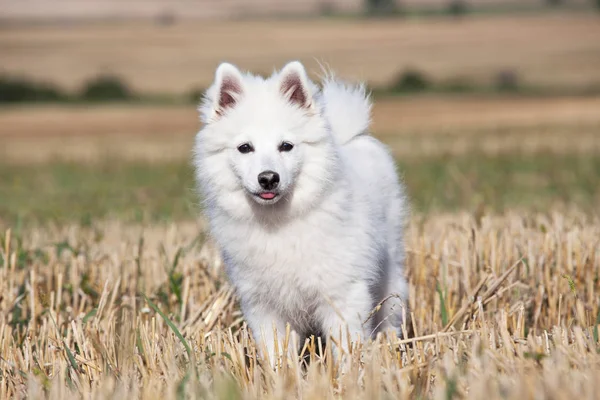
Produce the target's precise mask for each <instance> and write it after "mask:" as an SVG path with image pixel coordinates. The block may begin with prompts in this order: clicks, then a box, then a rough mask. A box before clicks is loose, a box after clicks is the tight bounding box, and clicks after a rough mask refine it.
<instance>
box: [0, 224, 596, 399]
mask: <svg viewBox="0 0 600 400" xmlns="http://www.w3.org/2000/svg"><path fill="white" fill-rule="evenodd" d="M202 231H203V228H202V226H201V225H197V224H192V223H185V224H180V225H177V226H159V225H152V226H146V227H141V226H132V225H122V224H120V223H118V222H105V223H102V224H99V225H97V226H95V227H94V228H81V227H77V226H69V227H64V228H52V227H46V228H43V229H31V230H27V231H25V232H20V233H19V234H18V235H17V234H15V233H11V231H7V232H5V233H4V235H3V236H2V241H3V243H2V253H1V255H2V258H1V259H0V263H1V265H0V357H1V358H0V398H2V399H4V398H13V397H14V398H22V397H26V396H29V397H31V398H51V399H64V398H80V397H81V396H83V397H84V398H93V399H96V398H132V397H136V398H149V399H153V398H157V399H158V398H160V399H171V398H198V397H203V398H261V399H262V398H266V399H269V398H277V399H290V398H300V399H313V398H339V397H343V398H436V399H438V398H439V399H448V398H486V399H495V398H519V399H529V398H575V397H576V398H581V399H583V398H596V397H597V393H600V355H599V347H598V346H599V344H598V323H599V321H598V318H599V298H598V294H599V293H600V291H599V287H600V283H599V277H598V276H599V271H600V223H599V221H598V219H597V218H594V217H589V216H585V215H580V214H578V213H576V212H567V213H553V214H538V215H534V216H532V215H526V214H507V215H505V216H502V217H486V216H483V217H481V216H480V217H473V216H470V215H467V214H458V215H447V216H445V215H439V216H435V217H428V218H424V219H423V218H419V217H415V218H413V220H412V222H411V224H410V226H409V230H408V237H407V251H408V259H407V274H408V278H409V281H410V303H411V314H410V316H411V317H412V318H411V319H410V321H411V322H410V325H409V326H406V327H405V329H406V331H407V332H408V331H411V332H412V336H409V337H406V338H403V339H398V338H383V337H379V338H378V339H377V340H374V341H371V342H368V343H356V344H355V347H354V349H353V350H352V352H351V353H350V354H348V358H349V362H348V364H347V365H346V368H345V369H344V371H343V372H342V369H341V368H340V365H339V364H338V363H336V362H333V361H332V360H331V350H330V349H329V348H327V347H324V343H323V342H322V341H320V340H314V338H313V339H312V340H308V341H307V342H305V343H299V342H298V338H296V337H295V335H293V334H291V333H290V332H286V338H287V339H286V340H291V341H294V343H296V344H297V346H298V348H301V349H302V350H301V351H302V356H301V357H298V356H296V355H287V356H284V357H282V359H281V362H280V363H279V366H278V368H277V370H272V369H270V368H266V367H265V366H264V365H265V364H264V363H263V362H262V360H260V358H259V357H258V356H257V346H256V344H255V343H254V342H253V340H252V339H251V338H250V336H249V333H248V331H247V329H246V326H245V324H244V322H243V318H242V316H241V313H240V311H239V309H238V307H237V304H236V299H235V295H234V293H233V291H232V289H231V287H230V286H229V285H228V284H227V283H226V280H225V278H224V276H223V273H222V268H221V264H220V261H219V258H218V256H217V254H216V252H215V250H214V248H213V247H212V246H211V245H210V243H209V242H206V241H205V240H204V238H203V236H202V235H200V236H199V233H201V232H202ZM145 296H147V299H146V298H145ZM332 340H335V339H332Z"/></svg>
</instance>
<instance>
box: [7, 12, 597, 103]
mask: <svg viewBox="0 0 600 400" xmlns="http://www.w3.org/2000/svg"><path fill="white" fill-rule="evenodd" d="M598 37H600V24H598V20H597V16H595V15H593V13H589V14H584V13H572V14H545V15H521V16H510V15H509V16H507V15H502V16H469V17H466V18H463V19H460V20H455V19H444V18H431V19H391V20H384V21H375V20H351V19H339V20H328V19H323V20H289V19H282V20H273V21H229V22H216V21H212V22H209V21H181V22H180V23H178V24H176V25H173V26H169V27H165V26H160V25H156V24H152V23H151V22H141V21H140V22H122V23H118V22H113V23H88V24H84V23H82V24H69V25H59V24H57V25H50V26H48V25H40V26H32V25H27V24H24V25H18V24H17V25H14V24H7V25H5V26H2V27H0V53H1V54H2V70H3V71H4V72H10V73H18V74H24V75H28V76H33V77H36V78H41V79H46V80H49V81H51V82H55V83H58V84H60V85H61V86H64V87H66V88H69V89H75V88H78V87H79V86H80V85H81V84H82V82H83V81H85V80H86V79H89V78H90V77H91V76H94V75H96V74H98V73H103V72H112V73H117V74H119V75H122V76H123V77H124V78H125V79H126V80H127V82H130V83H131V84H132V85H133V87H134V88H135V89H137V90H140V91H143V92H165V93H182V92H185V91H188V90H190V89H191V88H192V87H193V86H198V87H205V86H206V85H207V84H209V83H210V82H211V81H212V79H213V76H214V70H215V68H216V66H217V65H218V63H220V62H222V61H225V60H228V61H231V62H234V63H238V64H239V65H240V67H241V68H244V69H249V70H252V71H256V72H262V73H268V72H270V71H272V70H273V68H274V67H276V66H279V67H280V66H281V65H283V63H284V62H287V61H289V60H290V59H300V60H301V61H303V62H305V63H306V65H307V67H308V69H309V71H310V72H311V73H318V72H319V71H320V68H319V67H318V63H317V61H316V60H319V61H322V62H324V63H327V64H330V65H331V67H333V69H334V70H335V71H336V72H337V73H339V74H340V75H341V76H343V77H345V78H350V79H353V80H367V81H369V82H371V83H373V84H387V83H389V81H390V80H391V79H393V78H394V77H395V75H396V74H397V73H398V72H399V71H400V70H402V69H404V68H406V67H415V68H418V69H420V70H423V71H424V72H426V73H428V74H430V75H431V76H432V77H434V78H436V79H438V80H439V79H448V78H457V77H466V78H469V79H471V78H473V79H474V81H475V82H477V83H490V82H491V81H492V79H493V77H494V76H495V74H496V73H497V72H498V71H499V70H501V69H504V68H510V69H514V70H515V71H516V72H517V74H518V76H519V78H521V79H522V80H523V81H524V82H526V83H528V84H532V85H544V86H548V85H549V86H579V87H586V86H587V85H590V84H598V83H600V56H599V55H600V42H599V41H598V40H597V39H598Z"/></svg>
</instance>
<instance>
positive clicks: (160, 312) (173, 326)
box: [142, 294, 194, 360]
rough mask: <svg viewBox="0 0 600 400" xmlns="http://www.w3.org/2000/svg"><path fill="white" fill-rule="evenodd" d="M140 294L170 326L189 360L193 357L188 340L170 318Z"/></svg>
mask: <svg viewBox="0 0 600 400" xmlns="http://www.w3.org/2000/svg"><path fill="white" fill-rule="evenodd" d="M142 296H144V299H146V302H147V303H148V305H149V306H150V307H151V308H152V309H153V310H154V311H155V312H156V313H157V314H158V315H160V316H161V317H162V319H164V320H165V322H166V324H167V325H168V326H169V328H171V330H172V331H173V333H174V334H175V336H177V338H178V339H179V341H180V342H181V344H183V347H185V351H186V352H187V354H188V357H189V358H190V360H193V359H194V354H193V353H192V348H191V347H190V345H189V344H188V342H187V341H186V340H185V338H184V337H183V335H182V334H181V332H179V329H177V327H176V326H175V324H174V323H173V322H171V320H170V319H169V318H168V317H167V316H166V315H165V314H164V313H163V312H162V311H160V309H159V308H158V307H157V306H156V304H154V303H153V302H152V301H151V300H150V299H149V298H148V297H147V296H146V295H145V294H142Z"/></svg>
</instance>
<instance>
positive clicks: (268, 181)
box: [258, 171, 279, 190]
mask: <svg viewBox="0 0 600 400" xmlns="http://www.w3.org/2000/svg"><path fill="white" fill-rule="evenodd" d="M258 183H259V184H260V187H262V188H263V189H265V190H273V189H275V188H276V187H277V185H279V174H278V173H277V172H273V171H263V172H261V173H260V174H258Z"/></svg>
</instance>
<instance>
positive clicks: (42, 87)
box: [0, 76, 68, 103]
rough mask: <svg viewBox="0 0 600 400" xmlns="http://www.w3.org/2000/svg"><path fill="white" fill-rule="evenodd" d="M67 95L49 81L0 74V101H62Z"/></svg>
mask: <svg viewBox="0 0 600 400" xmlns="http://www.w3.org/2000/svg"><path fill="white" fill-rule="evenodd" d="M67 97H68V96H67V95H66V94H65V93H64V92H62V91H61V90H60V89H58V88H57V87H56V86H54V85H51V84H49V83H45V82H35V81H32V80H29V79H26V78H19V77H9V76H0V103H22V102H45V101H64V100H66V99H67Z"/></svg>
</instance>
